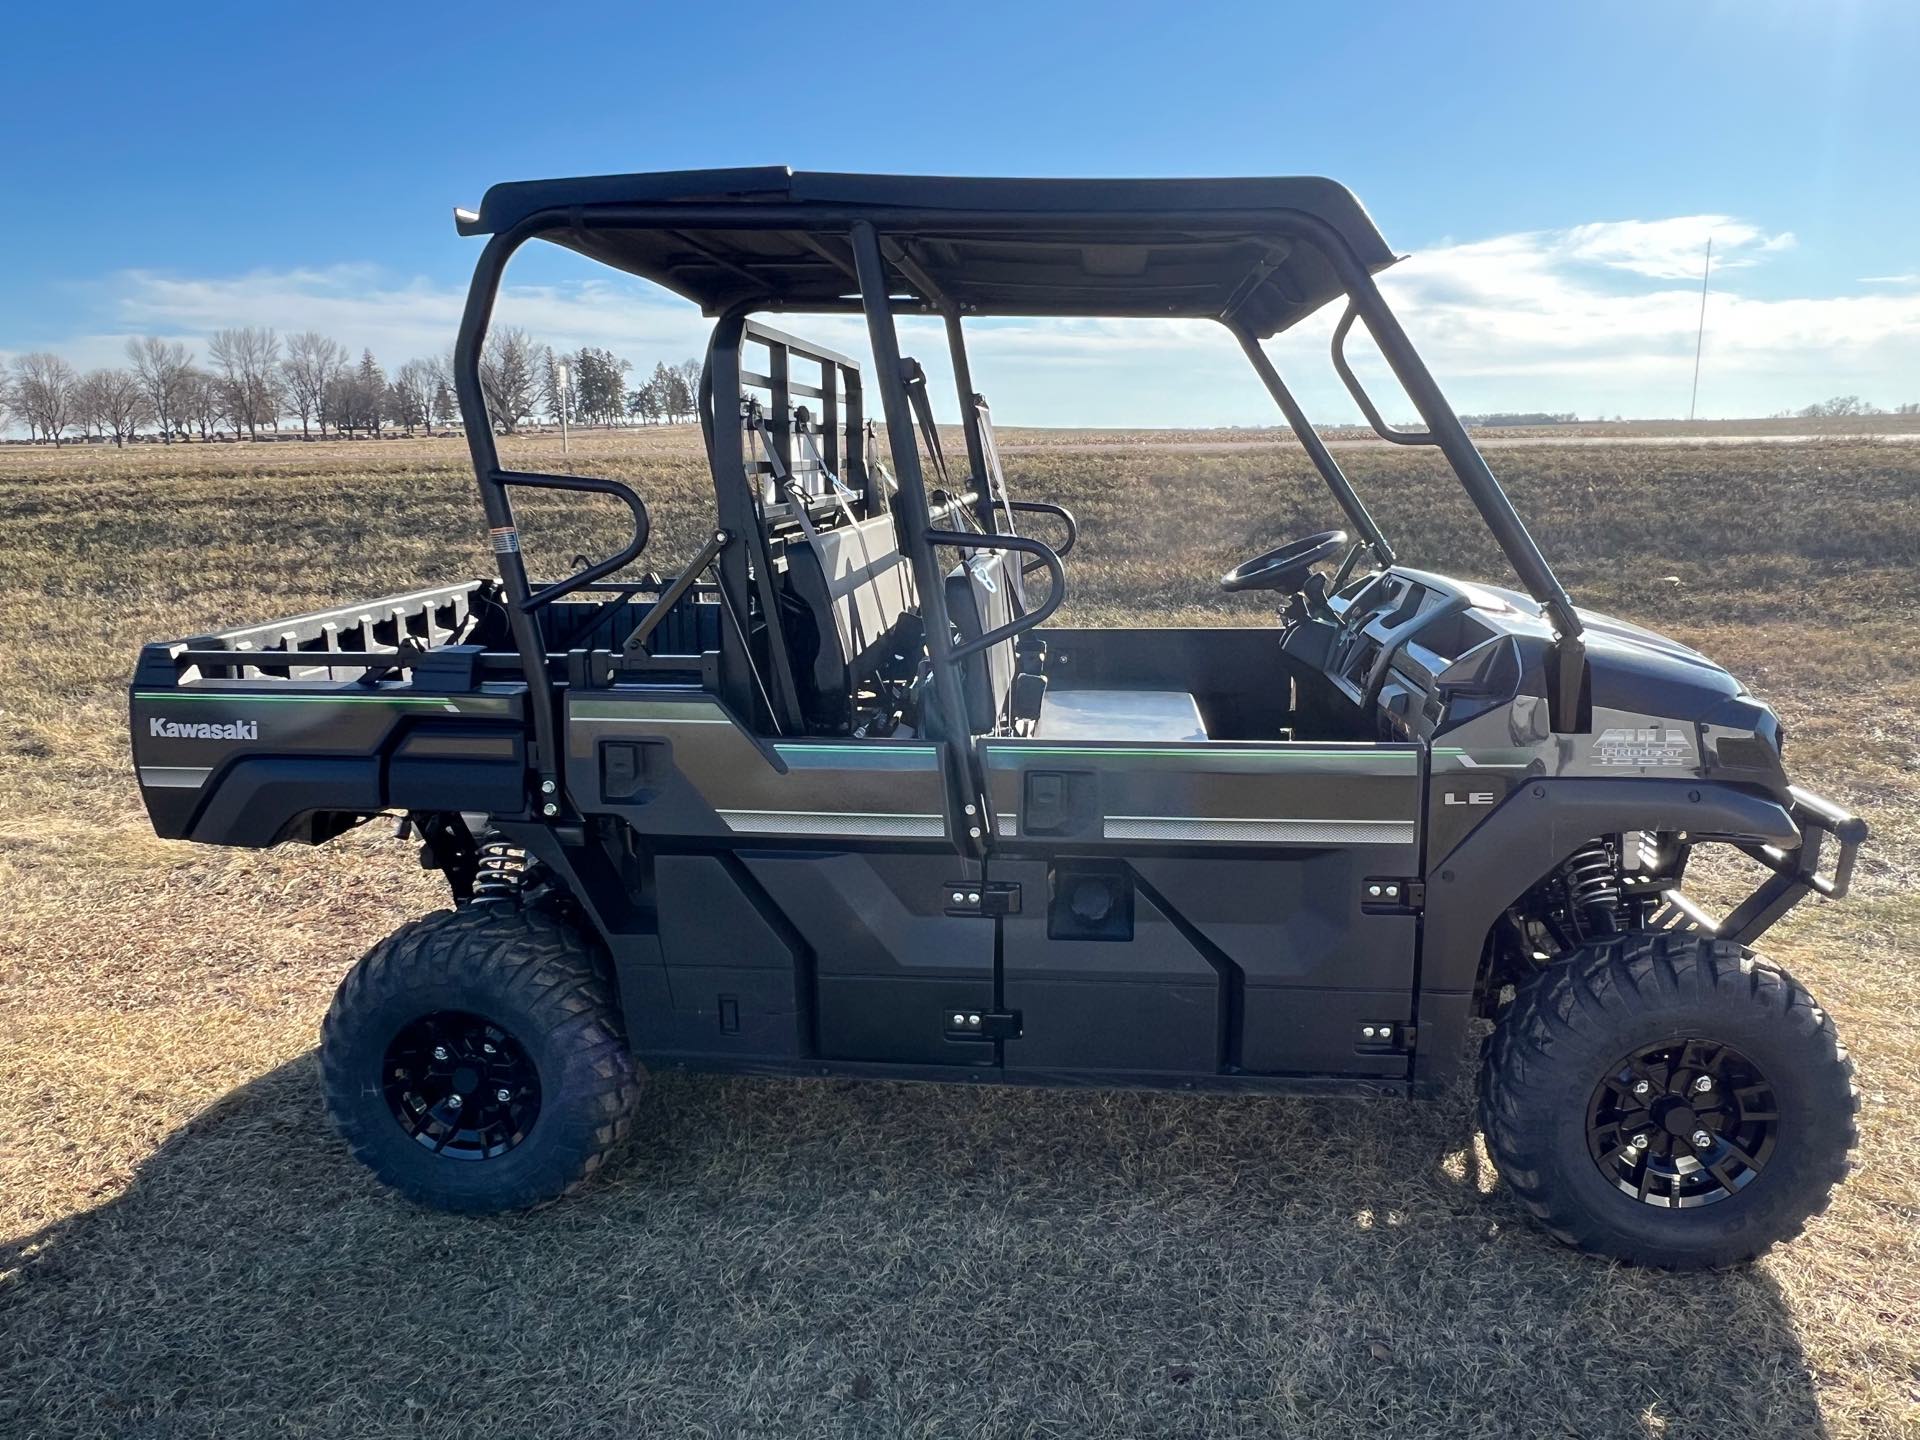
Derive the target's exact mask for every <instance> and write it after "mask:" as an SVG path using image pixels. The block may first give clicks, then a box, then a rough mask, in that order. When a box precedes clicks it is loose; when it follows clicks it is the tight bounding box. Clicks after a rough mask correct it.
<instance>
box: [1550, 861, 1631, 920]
mask: <svg viewBox="0 0 1920 1440" xmlns="http://www.w3.org/2000/svg"><path fill="white" fill-rule="evenodd" d="M1560 878H1561V881H1562V882H1563V883H1564V884H1565V885H1566V887H1567V912H1568V914H1569V915H1570V916H1571V917H1572V919H1573V923H1574V925H1575V926H1576V927H1578V929H1579V930H1580V933H1581V938H1583V939H1584V938H1586V937H1587V936H1589V935H1596V934H1598V935H1611V934H1614V933H1615V932H1617V931H1618V930H1619V929H1620V900H1621V886H1620V867H1619V864H1618V863H1617V862H1616V861H1615V859H1614V852H1613V847H1612V846H1611V845H1610V844H1607V843H1606V842H1604V841H1595V842H1594V843H1593V844H1591V845H1584V846H1582V847H1581V848H1580V849H1578V850H1576V851H1574V852H1573V854H1572V855H1571V856H1569V857H1568V859H1567V863H1566V864H1565V865H1563V866H1562V867H1561V868H1560Z"/></svg>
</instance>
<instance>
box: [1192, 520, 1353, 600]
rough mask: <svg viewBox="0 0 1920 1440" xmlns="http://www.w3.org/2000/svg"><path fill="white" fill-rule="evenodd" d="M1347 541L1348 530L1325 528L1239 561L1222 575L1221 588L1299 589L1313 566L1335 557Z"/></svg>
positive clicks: (1228, 589)
mask: <svg viewBox="0 0 1920 1440" xmlns="http://www.w3.org/2000/svg"><path fill="white" fill-rule="evenodd" d="M1346 545H1347V532H1346V531H1344V530H1323V531H1321V532H1320V533H1319V534H1318V535H1309V536H1308V537H1307V538H1306V539H1304V540H1294V541H1290V542H1289V543H1287V544H1285V545H1282V546H1281V547H1280V548H1279V549H1278V550H1269V551H1267V553H1266V554H1264V555H1256V556H1255V557H1254V558H1253V559H1251V560H1249V561H1247V562H1246V563H1245V564H1243V565H1236V566H1235V567H1234V568H1233V569H1231V570H1229V571H1228V572H1227V573H1226V574H1224V575H1222V576H1221V577H1220V588H1221V589H1222V590H1227V591H1237V590H1285V591H1293V590H1297V589H1299V588H1300V585H1301V583H1302V582H1303V581H1304V580H1305V579H1306V578H1307V572H1308V571H1309V570H1311V569H1312V568H1313V567H1314V566H1315V565H1318V564H1319V563H1320V562H1321V561H1322V560H1331V559H1332V558H1333V557H1334V556H1335V555H1338V554H1339V553H1340V552H1341V551H1342V550H1344V549H1345V548H1346Z"/></svg>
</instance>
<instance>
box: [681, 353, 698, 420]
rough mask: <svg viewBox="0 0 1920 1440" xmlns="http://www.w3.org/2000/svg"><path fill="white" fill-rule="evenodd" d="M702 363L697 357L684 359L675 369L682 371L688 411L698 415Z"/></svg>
mask: <svg viewBox="0 0 1920 1440" xmlns="http://www.w3.org/2000/svg"><path fill="white" fill-rule="evenodd" d="M702 368H703V367H702V365H701V363H700V361H699V360H697V359H692V358H689V359H686V360H682V361H681V362H680V363H679V364H678V365H676V366H674V369H676V370H678V371H679V372H680V381H681V384H683V385H684V386H685V387H686V396H687V412H688V413H689V414H693V415H696V416H697V412H698V410H699V396H700V371H701V369H702Z"/></svg>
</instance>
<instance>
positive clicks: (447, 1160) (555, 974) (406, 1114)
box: [320, 904, 635, 1211]
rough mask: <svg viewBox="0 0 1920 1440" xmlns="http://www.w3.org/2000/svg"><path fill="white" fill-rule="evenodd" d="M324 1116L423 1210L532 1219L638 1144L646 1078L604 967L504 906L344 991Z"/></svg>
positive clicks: (482, 911)
mask: <svg viewBox="0 0 1920 1440" xmlns="http://www.w3.org/2000/svg"><path fill="white" fill-rule="evenodd" d="M320 1068H321V1074H322V1078H323V1080H324V1083H325V1088H326V1097H327V1109H328V1111H329V1112H330V1113H331V1114H332V1116H333V1120H334V1123H335V1125H336V1126H338V1127H339V1130H340V1133H341V1135H342V1136H344V1137H345V1139H346V1141H347V1144H348V1145H349V1146H350V1147H351V1148H352V1150H353V1153H354V1155H355V1156H357V1157H358V1158H359V1159H360V1160H361V1161H363V1162H364V1163H365V1164H366V1165H367V1166H368V1168H370V1169H371V1170H372V1171H373V1172H374V1174H375V1175H377V1176H378V1177H379V1178H380V1179H381V1180H383V1181H385V1182H386V1183H387V1184H388V1185H391V1186H392V1187H393V1188H394V1189H396V1190H398V1191H400V1192H401V1193H402V1194H404V1195H406V1196H407V1197H409V1198H410V1199H412V1200H415V1201H418V1202H419V1203H421V1204H423V1205H431V1206H434V1207H436V1208H438V1209H444V1210H462V1211H493V1210H513V1209H521V1208H525V1207H528V1206H532V1205H537V1204H539V1203H541V1202H542V1201H546V1200H551V1199H554V1198H555V1197H557V1196H559V1195H563V1194H565V1193H566V1192H567V1191H568V1190H571V1189H572V1188H573V1187H574V1186H576V1185H578V1184H579V1183H580V1182H581V1181H583V1180H584V1179H585V1178H586V1177H587V1176H588V1175H590V1174H591V1173H592V1172H593V1171H594V1170H596V1169H598V1168H599V1166H600V1163H601V1161H602V1160H603V1159H604V1158H605V1156H606V1153H607V1151H608V1150H610V1149H611V1148H612V1147H613V1146H614V1145H616V1144H618V1143H619V1142H620V1140H622V1139H623V1138H624V1137H625V1135H626V1129H627V1112H628V1109H629V1108H630V1106H631V1104H632V1101H633V1095H634V1089H635V1085H634V1071H633V1063H632V1060H631V1058H630V1057H629V1055H628V1053H627V1047H626V1042H625V1039H624V1037H623V1031H622V1027H621V1023H620V1012H619V1009H618V1007H617V1006H616V1005H615V1003H614V999H613V996H612V993H611V990H610V987H609V986H608V984H607V980H606V976H605V968H604V964H603V961H602V959H601V957H600V955H599V954H598V953H597V951H596V950H595V949H594V948H593V947H592V945H591V944H590V942H588V941H587V940H586V938H585V937H583V936H582V935H581V934H580V933H579V932H577V931H575V930H573V929H570V928H569V927H567V926H566V925H563V924H562V923H560V922H559V921H558V920H556V919H554V918H553V917H551V916H548V915H544V914H540V913H537V912H534V911H525V910H518V909H514V908H512V907H510V906H506V905H499V904H481V905H470V906H467V907H465V908H463V909H460V910H452V911H442V912H440V913H438V914H434V915H428V916H426V917H425V918H423V919H420V920H415V921H413V922H412V923H411V924H408V925H403V926H402V927H401V928H400V929H398V930H396V931H395V932H394V933H393V934H392V935H390V936H388V937H387V938H386V939H385V940H383V941H381V942H380V943H379V944H378V945H376V946H374V947H373V949H372V950H371V951H369V952H368V953H367V955H366V958H364V959H363V960H361V962H360V963H359V964H358V965H356V966H354V968H353V969H352V970H351V971H350V972H349V973H348V975H347V978H346V979H345V980H344V981H342V982H341V984H340V989H339V992H338V993H337V994H336V995H335V996H334V1000H333V1005H332V1008H330V1009H329V1010H328V1011H327V1018H326V1021H325V1023H324V1025H323V1026H322V1029H321V1039H320Z"/></svg>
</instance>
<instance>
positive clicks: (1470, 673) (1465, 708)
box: [1282, 566, 1544, 740]
mask: <svg viewBox="0 0 1920 1440" xmlns="http://www.w3.org/2000/svg"><path fill="white" fill-rule="evenodd" d="M1529 603H1530V602H1525V601H1520V600H1519V597H1509V596H1507V595H1504V594H1501V593H1499V592H1495V591H1491V590H1487V589H1485V588H1483V587H1480V586H1476V585H1468V584H1463V583H1462V582H1460V581H1457V580H1451V579H1448V578H1447V577H1445V576H1441V575H1432V574H1428V573H1426V572H1424V571H1417V570H1407V569H1403V568H1401V567H1398V566H1396V567H1394V568H1393V569H1390V570H1383V571H1381V572H1380V573H1379V574H1377V575H1373V576H1371V577H1369V578H1367V579H1366V580H1363V581H1360V582H1358V583H1357V584H1356V585H1353V586H1349V587H1348V588H1347V589H1346V590H1344V591H1343V592H1342V593H1341V594H1339V595H1335V596H1333V597H1331V598H1330V599H1329V600H1328V602H1327V605H1326V609H1325V613H1324V614H1322V615H1320V616H1316V617H1314V618H1311V619H1307V620H1300V619H1295V620H1294V621H1293V622H1292V623H1291V624H1290V626H1289V629H1288V633H1287V635H1286V637H1285V638H1284V639H1283V641H1282V645H1283V648H1285V649H1286V650H1288V651H1289V652H1290V653H1292V654H1295V655H1297V656H1298V657H1299V658H1300V659H1302V660H1308V661H1311V662H1312V663H1314V664H1315V665H1316V666H1317V668H1318V669H1319V670H1320V671H1321V672H1322V674H1323V675H1325V677H1326V679H1327V680H1328V682H1329V683H1330V684H1331V686H1332V688H1333V689H1334V690H1335V691H1336V692H1337V693H1338V694H1339V695H1340V696H1342V697H1343V698H1344V699H1345V700H1347V701H1348V702H1350V703H1351V704H1352V705H1353V706H1354V707H1355V708H1356V709H1357V710H1358V711H1359V713H1360V716H1361V719H1362V724H1363V725H1365V724H1367V723H1368V716H1369V715H1371V717H1372V724H1373V726H1374V729H1375V735H1376V736H1377V738H1379V739H1383V740H1413V739H1430V738H1432V736H1433V735H1435V734H1436V733H1437V732H1438V731H1439V730H1440V729H1442V728H1443V727H1444V726H1446V725H1448V724H1450V723H1453V722H1457V721H1458V720H1460V719H1463V718H1466V715H1467V714H1469V713H1478V712H1479V711H1481V710H1484V709H1485V708H1487V705H1488V704H1489V703H1494V702H1504V701H1505V700H1508V699H1511V698H1512V696H1513V694H1514V693H1515V692H1516V690H1517V687H1518V685H1519V682H1520V671H1521V666H1520V663H1519V659H1518V657H1517V655H1515V653H1514V650H1513V647H1512V646H1511V645H1503V644H1501V643H1499V642H1501V641H1502V640H1504V639H1507V638H1509V637H1511V636H1513V635H1514V634H1515V633H1516V632H1518V633H1535V632H1542V633H1544V623H1543V621H1542V620H1541V618H1540V617H1539V615H1538V613H1537V609H1533V608H1529V609H1526V610H1523V609H1521V608H1519V607H1520V605H1526V604H1529Z"/></svg>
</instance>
